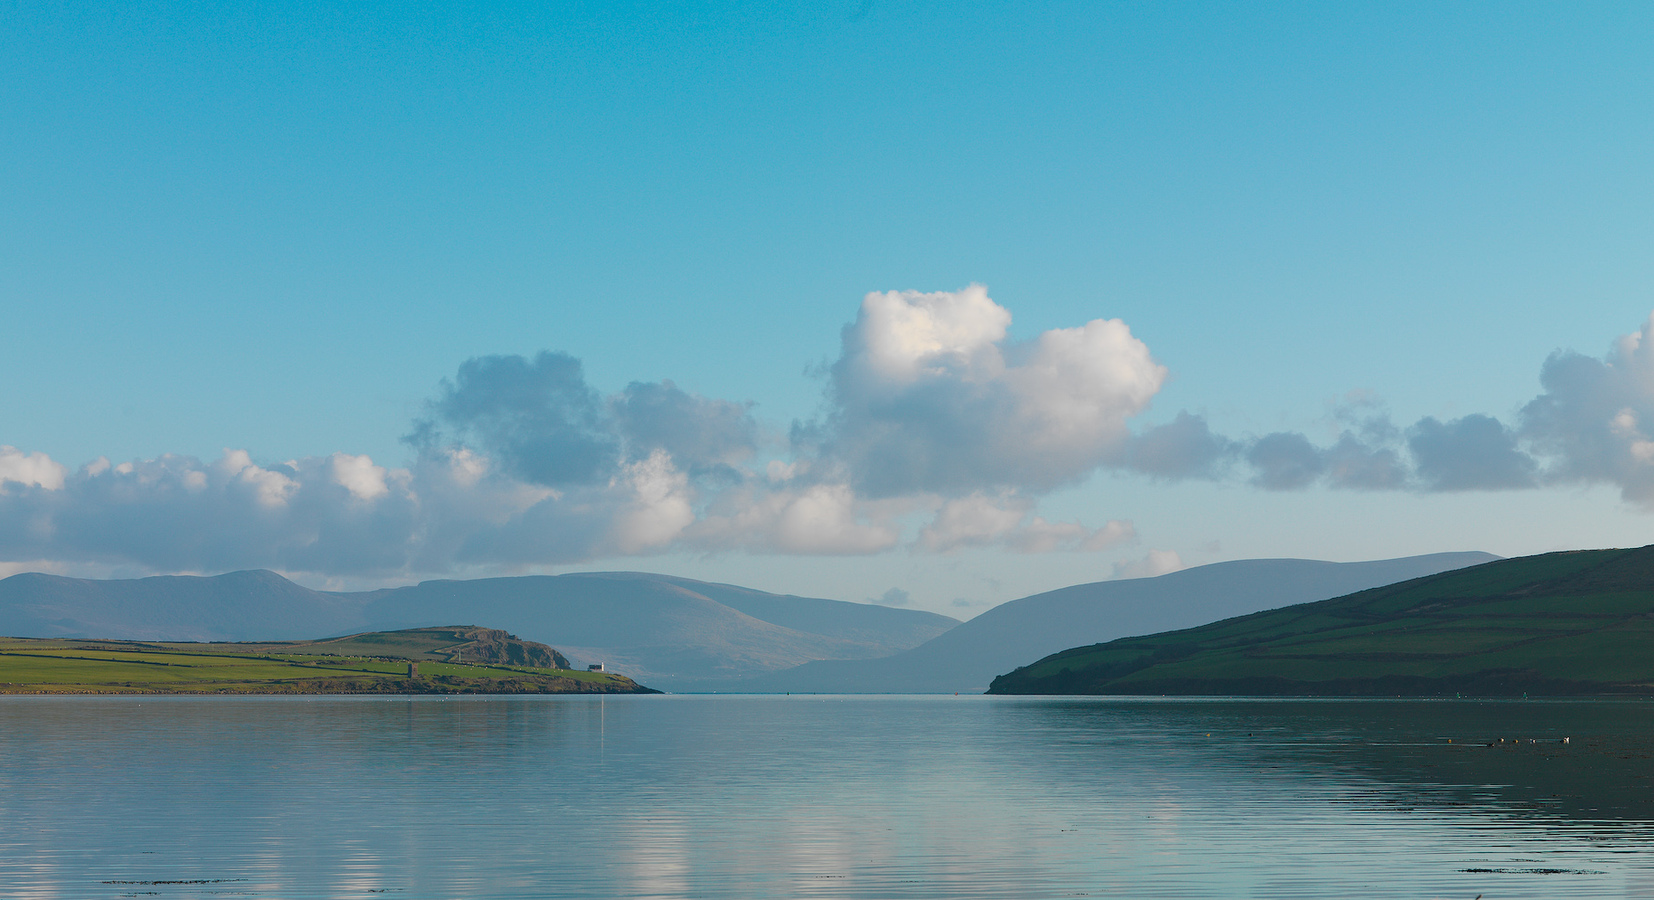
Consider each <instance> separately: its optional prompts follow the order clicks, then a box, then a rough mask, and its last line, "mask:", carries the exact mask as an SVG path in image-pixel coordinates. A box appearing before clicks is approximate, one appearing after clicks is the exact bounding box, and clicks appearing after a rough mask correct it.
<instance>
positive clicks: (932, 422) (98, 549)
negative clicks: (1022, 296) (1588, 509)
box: [0, 285, 1654, 576]
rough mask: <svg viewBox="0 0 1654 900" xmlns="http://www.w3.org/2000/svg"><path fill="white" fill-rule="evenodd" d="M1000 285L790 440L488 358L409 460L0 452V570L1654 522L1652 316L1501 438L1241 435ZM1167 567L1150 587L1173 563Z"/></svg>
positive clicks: (556, 358)
mask: <svg viewBox="0 0 1654 900" xmlns="http://www.w3.org/2000/svg"><path fill="white" fill-rule="evenodd" d="M1010 325H1011V314H1010V312H1009V311H1008V310H1006V309H1005V308H1004V307H1002V306H1000V305H999V304H997V303H995V302H994V301H993V300H992V299H991V298H990V297H989V296H988V292H987V290H986V288H984V287H982V286H980V285H972V286H970V287H967V288H965V289H963V290H960V291H956V292H935V293H920V292H915V291H899V292H898V291H893V292H887V293H872V294H868V295H867V296H866V297H865V298H864V299H863V301H862V304H861V308H860V310H859V312H858V314H857V316H856V318H855V320H854V321H853V322H851V323H850V324H849V325H847V326H845V328H844V330H843V333H842V335H841V346H840V352H839V356H838V358H837V359H836V360H835V361H833V362H832V363H831V365H829V366H827V367H826V369H825V370H824V374H825V390H824V394H823V401H824V402H823V408H822V412H821V413H820V414H819V415H818V416H816V417H815V418H813V419H810V420H807V421H799V422H794V423H792V425H791V428H790V429H788V430H787V431H786V432H785V433H783V432H782V431H781V430H780V429H776V428H768V429H767V428H765V427H764V426H763V425H762V424H761V423H760V422H759V421H758V420H757V419H756V418H755V416H754V415H753V410H752V407H751V405H750V404H746V403H741V402H734V401H729V400H722V399H716V398H709V397H702V396H699V395H696V394H693V393H691V392H688V391H685V390H683V389H681V388H679V387H678V386H676V385H675V384H674V383H672V382H671V381H661V382H649V383H645V382H636V383H633V384H630V385H627V386H625V387H624V388H623V389H621V390H619V391H618V392H615V393H610V394H605V393H604V392H602V391H600V390H599V389H597V388H596V387H594V386H593V385H591V384H589V383H588V382H587V381H586V378H585V374H584V371H583V368H582V365H581V362H580V361H579V360H578V359H575V358H574V357H571V356H569V355H567V354H563V353H555V352H542V353H539V354H537V355H535V356H534V357H532V358H530V357H522V356H485V357H478V358H475V359H471V360H468V361H467V362H465V363H464V364H463V365H462V366H460V368H459V370H458V371H457V372H456V373H455V374H454V376H453V377H452V378H451V379H448V380H445V381H443V382H441V383H440V384H439V386H438V388H437V390H436V392H435V395H434V396H433V397H432V398H431V399H430V400H429V401H428V402H427V403H426V405H425V407H424V410H423V412H422V414H421V415H420V416H419V417H418V418H417V420H416V421H414V422H413V423H412V424H411V425H410V428H409V431H408V434H407V435H406V436H405V442H406V444H407V446H408V447H409V451H410V455H411V460H410V461H409V462H408V463H407V464H406V465H405V466H404V467H400V468H393V467H389V466H386V465H383V464H382V463H380V462H376V461H374V460H372V459H369V458H368V457H366V456H358V455H351V454H348V453H334V454H332V455H329V456H318V457H309V458H305V459H299V460H288V461H285V462H269V461H255V460H254V459H253V457H252V456H251V454H250V453H248V452H247V451H245V450H240V449H227V450H225V451H224V452H223V454H222V455H221V456H220V457H219V458H217V459H214V460H206V461H204V460H199V459H195V458H192V457H187V456H174V455H168V456H162V457H158V458H155V459H148V460H133V461H129V462H123V463H120V464H113V463H111V462H110V461H109V460H105V459H99V460H95V461H93V462H91V463H89V464H87V465H84V466H82V467H80V468H79V469H74V470H71V469H70V468H69V467H67V466H65V465H63V464H61V463H59V462H58V461H55V460H52V459H50V458H49V457H47V456H46V455H45V454H42V453H39V452H29V451H27V450H22V449H18V448H15V447H12V446H0V563H4V562H17V561H23V560H31V561H41V560H46V561H54V562H56V563H60V564H77V563H84V564H100V565H106V566H125V567H138V568H142V569H147V570H151V571H222V570H227V569H236V568H250V567H260V566H264V567H271V568H279V569H282V570H286V571H290V572H306V573H316V574H319V575H325V576H381V575H408V574H425V573H444V572H450V571H455V570H458V569H466V568H471V569H483V570H488V569H493V570H510V569H513V568H520V567H529V566H535V565H547V564H559V563H571V562H578V561H584V560H591V559H599V558H609V557H617V556H632V555H640V554H649V553H658V552H665V551H678V552H683V551H687V552H700V553H718V552H725V551H743V552H752V553H783V554H866V553H877V552H881V551H886V550H890V549H893V548H901V547H905V548H907V549H908V550H909V551H911V552H915V553H938V554H946V553H952V552H956V551H960V550H963V549H969V548H994V549H998V550H1004V551H1011V552H1022V553H1046V552H1057V551H1079V552H1085V551H1097V550H1102V549H1106V548H1113V547H1117V546H1120V545H1123V544H1128V543H1131V542H1133V541H1135V540H1136V539H1137V535H1136V529H1135V527H1134V526H1133V524H1132V523H1131V522H1130V521H1127V520H1110V521H1106V522H1104V523H1102V524H1101V525H1096V526H1087V525H1084V524H1081V523H1079V522H1052V521H1048V520H1047V519H1045V518H1044V517H1042V516H1040V515H1039V514H1038V506H1039V501H1040V499H1041V498H1042V497H1043V496H1044V495H1046V494H1047V493H1049V492H1051V491H1053V490H1058V489H1061V488H1063V487H1065V486H1070V485H1074V484H1077V483H1079V482H1082V481H1084V480H1085V479H1087V478H1089V477H1091V476H1092V475H1094V474H1095V473H1097V472H1100V471H1108V472H1116V473H1122V474H1128V475H1136V476H1139V477H1145V478H1149V479H1152V480H1160V481H1178V480H1187V479H1200V480H1230V481H1239V482H1244V483H1247V484H1250V485H1252V486H1254V487H1255V488H1257V489H1260V490H1266V491H1292V490H1304V489H1309V488H1323V489H1345V490H1366V491H1379V490H1386V491H1412V492H1419V493H1428V492H1454V491H1493V490H1515V489H1529V488H1537V487H1544V486H1548V485H1558V484H1611V485H1614V486H1616V487H1618V488H1619V489H1620V491H1621V493H1622V495H1623V496H1624V498H1625V499H1626V500H1627V501H1629V502H1632V503H1635V504H1640V505H1643V506H1646V507H1654V359H1651V358H1650V357H1651V354H1654V348H1651V347H1650V340H1651V334H1654V317H1651V318H1650V321H1649V322H1648V323H1645V324H1644V325H1643V327H1642V328H1641V330H1640V331H1638V332H1637V333H1634V334H1631V335H1628V336H1626V337H1623V338H1621V339H1620V340H1618V341H1616V342H1615V343H1614V344H1613V345H1612V346H1611V347H1610V349H1609V351H1608V352H1607V353H1606V354H1605V355H1604V356H1603V357H1601V358H1597V357H1590V356H1585V355H1581V354H1578V353H1574V352H1557V353H1555V354H1553V355H1552V356H1551V357H1550V358H1549V359H1547V360H1545V361H1544V363H1543V365H1542V367H1541V369H1540V385H1541V388H1542V390H1541V392H1540V393H1539V395H1538V396H1536V397H1535V398H1533V400H1531V401H1530V402H1528V403H1527V404H1525V405H1524V406H1523V407H1522V408H1521V409H1520V410H1519V411H1517V412H1516V413H1515V414H1514V415H1513V416H1512V417H1510V420H1509V421H1502V420H1500V419H1499V418H1497V417H1494V416H1490V415H1483V414H1473V415H1467V416H1463V417H1461V418H1456V419H1450V420H1445V421H1443V420H1438V419H1436V418H1431V417H1426V418H1422V419H1420V420H1418V421H1417V422H1415V423H1413V424H1412V425H1409V426H1405V427H1403V426H1400V425H1397V424H1395V423H1394V422H1393V421H1392V420H1391V418H1390V416H1389V415H1388V414H1387V413H1385V412H1384V411H1383V409H1382V408H1381V407H1380V406H1379V405H1378V404H1377V403H1375V402H1374V401H1372V400H1371V399H1370V398H1368V397H1364V396H1352V397H1351V398H1349V400H1348V402H1346V403H1345V404H1343V405H1342V406H1341V407H1339V408H1338V409H1337V410H1335V411H1334V413H1333V416H1332V419H1331V421H1332V423H1333V426H1334V427H1333V431H1332V432H1330V437H1327V438H1326V439H1323V440H1321V441H1316V440H1312V439H1311V438H1310V437H1309V436H1308V435H1306V434H1303V433H1300V432H1290V431H1283V432H1275V433H1269V434H1262V435H1240V436H1229V435H1224V434H1220V433H1218V432H1217V431H1215V430H1214V429H1213V428H1212V427H1211V424H1210V423H1209V422H1208V421H1207V420H1206V419H1205V418H1203V417H1202V416H1199V415H1197V414H1194V413H1190V412H1187V411H1184V412H1179V413H1177V414H1175V415H1174V416H1172V417H1171V418H1170V420H1169V421H1165V422H1164V423H1163V424H1159V425H1154V426H1141V425H1138V426H1135V427H1134V420H1135V419H1136V418H1138V417H1140V416H1142V415H1143V414H1144V413H1145V412H1147V411H1148V410H1149V408H1150V404H1151V403H1152V401H1153V400H1154V398H1155V396H1156V395H1157V394H1158V393H1159V391H1160V389H1161V387H1162V386H1163V385H1164V383H1165V381H1166V378H1167V374H1168V373H1167V369H1166V367H1165V366H1164V365H1162V364H1161V363H1160V362H1158V361H1157V360H1155V359H1154V357H1153V356H1152V355H1151V353H1150V351H1149V348H1148V347H1147V346H1146V345H1145V344H1144V343H1143V342H1142V341H1141V340H1139V339H1138V338H1137V337H1135V336H1134V335H1133V334H1132V333H1131V330H1130V328H1129V327H1127V325H1126V324H1125V323H1124V322H1121V321H1120V320H1118V319H1096V320H1093V321H1091V322H1087V323H1085V324H1082V325H1079V326H1076V327H1073V328H1062V329H1054V330H1051V331H1047V332H1044V333H1043V334H1039V335H1037V336H1035V337H1033V338H1032V339H1029V340H1024V341H1018V340H1015V339H1013V338H1012V337H1011V336H1010ZM1181 565H1182V563H1181V560H1180V558H1179V557H1178V556H1177V555H1176V554H1175V553H1173V552H1171V551H1166V550H1155V551H1152V552H1150V553H1149V555H1147V556H1145V557H1143V558H1141V559H1139V560H1135V561H1126V562H1122V563H1121V564H1120V568H1119V574H1120V575H1122V576H1135V575H1141V574H1150V573H1158V572H1162V571H1169V570H1170V569H1171V568H1175V567H1178V566H1181Z"/></svg>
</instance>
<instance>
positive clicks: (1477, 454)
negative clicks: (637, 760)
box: [0, 0, 1654, 618]
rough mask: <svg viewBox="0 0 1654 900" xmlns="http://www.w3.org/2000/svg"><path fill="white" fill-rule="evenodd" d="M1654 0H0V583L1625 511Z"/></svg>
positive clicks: (1320, 532) (796, 578)
mask: <svg viewBox="0 0 1654 900" xmlns="http://www.w3.org/2000/svg"><path fill="white" fill-rule="evenodd" d="M1651 45H1654V8H1650V7H1649V6H1647V5H1646V4H1634V3H1623V4H1614V3H1577V4H1523V3H1496V4H1495V3H1457V4H1439V3H1340V4H1310V3H1279V4H1268V5H1265V4H1195V3H1175V2H1172V3H1153V4H1149V3H1111V2H1085V3H1072V4H1069V3H1045V4H1014V3H989V2H980V3H973V2H961V3H950V4H919V3H900V4H897V3H888V2H882V0H847V2H833V0H829V2H815V3H807V4H804V3H797V4H792V3H777V2H767V3H762V4H759V3H751V4H739V3H673V4H664V3H661V4H651V3H618V2H615V3H533V4H510V3H478V4H411V3H398V4H375V3H358V4H349V5H346V6H344V7H338V6H337V5H321V4H305V3H247V4H235V5H229V6H223V7H220V6H215V5H208V4H116V5H110V4H48V3H33V2H4V3H0V46H3V48H4V52H3V53H0V380H3V383H4V385H5V390H3V391H0V574H10V573H13V572H21V571H37V570H38V571H52V572H60V573H65V574H73V575H83V576H90V577H131V576H138V575H147V574H158V573H178V572H190V573H206V574H211V573H217V572H222V571H230V570H235V569H244V568H270V569H274V570H277V571H280V572H283V573H284V574H287V575H289V576H290V577H292V578H294V579H295V580H297V581H299V582H301V583H304V584H308V585H312V586H316V587H330V588H340V589H356V588H367V587H377V586H381V585H391V584H404V583H410V582H413V581H417V580H421V579H425V578H433V577H478V576H484V575H502V574H518V573H530V572H553V573H555V572H567V571H592V570H616V569H625V570H644V571H656V572H667V573H671V574H677V575H683V576H688V577H694V578H704V579H708V580H715V581H724V582H731V583H736V584H743V585H747V586H751V587H757V588H761V589H765V590H772V591H778V592H784V593H796V594H802V595H809V596H823V597H832V598H836V599H844V600H856V601H871V602H883V603H889V604H896V605H906V606H911V607H913V608H920V609H929V610H933V611H938V612H943V613H946V614H949V615H954V616H957V617H960V618H966V617H969V616H972V615H975V614H976V613H979V612H981V611H982V610H983V609H986V608H988V607H990V606H992V605H994V604H997V603H1000V602H1004V601H1006V600H1010V599H1014V598H1016V597H1019V596H1023V595H1026V594H1029V593H1034V592H1037V591H1041V590H1048V589H1053V588H1056V587H1061V586H1064V585H1068V584H1073V583H1079V582H1087V581H1096V580H1102V579H1107V578H1115V577H1137V576H1143V575H1153V574H1158V573H1161V572H1165V571H1171V570H1173V569H1176V568H1179V567H1183V566H1190V565H1201V564H1205V563H1210V562H1216V561H1221V560H1226V559H1238V558H1255V557H1300V558H1315V559H1332V560H1346V561H1348V560H1360V559H1377V558H1388V557H1395V556H1404V555H1412V554H1418V553H1431V552H1438V551H1450V550H1485V551H1488V552H1492V553H1497V554H1500V555H1506V556H1510V555H1521V554H1528V553H1538V552H1545V551H1549V550H1556V549H1569V548H1583V547H1604V546H1640V545H1642V544H1646V543H1649V542H1650V541H1654V356H1651V354H1654V344H1651V341H1654V335H1651V331H1650V329H1651V327H1654V326H1651V325H1650V322H1651V319H1650V315H1651V313H1654V291H1651V289H1650V286H1651V284H1654V166H1650V165H1649V164H1648V163H1649V160H1650V159H1654V55H1651V54H1649V53H1648V52H1647V48H1648V47H1649V46H1651Z"/></svg>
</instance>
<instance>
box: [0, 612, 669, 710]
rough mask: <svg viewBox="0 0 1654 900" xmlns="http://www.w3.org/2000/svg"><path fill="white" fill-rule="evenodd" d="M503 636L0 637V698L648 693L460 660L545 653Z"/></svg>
mask: <svg viewBox="0 0 1654 900" xmlns="http://www.w3.org/2000/svg"><path fill="white" fill-rule="evenodd" d="M503 635H504V632H499V631H493V630H490V629H477V628H471V627H462V626H454V627H448V628H420V629H409V630H407V631H393V632H372V633H368V634H359V635H351V636H349V637H344V638H334V639H329V640H323V641H299V642H271V643H245V644H240V643H218V644H194V643H172V642H140V641H81V640H44V639H36V638H0V694H41V693H46V694H474V693H481V694H524V693H528V694H555V693H655V692H654V691H650V690H649V689H648V688H644V687H641V686H639V685H638V684H637V683H635V682H633V681H632V680H631V679H630V678H627V677H625V676H624V675H617V674H614V673H611V672H587V671H583V670H575V669H567V668H554V667H547V666H521V665H511V664H504V663H498V662H491V661H483V660H479V661H478V662H475V663H467V662H464V661H463V660H464V659H465V658H467V655H466V653H467V649H468V648H469V652H470V655H471V656H480V655H483V653H482V651H481V650H478V649H477V648H478V647H482V648H483V650H490V649H491V650H493V651H494V655H496V656H500V655H504V653H503V652H502V651H501V650H500V648H501V646H502V645H503V646H506V647H507V649H508V650H509V651H511V652H513V653H515V654H517V655H521V653H522V652H523V651H522V649H521V648H515V647H512V646H511V645H512V644H513V643H515V644H520V645H524V646H526V647H528V648H529V651H528V652H530V653H532V652H533V649H534V648H541V647H543V646H544V645H537V644H532V643H531V642H524V641H516V639H515V638H509V636H505V637H506V638H509V640H500V639H499V638H498V637H497V636H503ZM479 636H481V637H483V638H484V639H485V640H484V641H483V642H482V643H479V642H478V637H479ZM490 639H491V640H490ZM546 649H549V648H546ZM559 659H560V657H559ZM455 660H460V661H455ZM410 662H411V663H413V664H415V665H416V666H417V674H416V675H414V676H410V674H409V664H410Z"/></svg>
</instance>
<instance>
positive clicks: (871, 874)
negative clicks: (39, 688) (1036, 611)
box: [0, 695, 1654, 900]
mask: <svg viewBox="0 0 1654 900" xmlns="http://www.w3.org/2000/svg"><path fill="white" fill-rule="evenodd" d="M1564 739H1566V742H1564ZM1651 779H1654V703H1650V702H1641V701H1623V702H1620V701H1577V702H1576V701H1531V702H1524V701H1469V700H1463V701H1413V700H1389V701H1371V700H1367V701H1359V700H1249V699H1166V698H1151V699H1139V698H1015V697H954V696H790V697H788V696H694V695H688V696H624V697H595V696H540V697H468V698H441V697H393V698H386V697H251V698H224V697H199V698H196V697H118V698H116V697H44V696H43V697H7V698H4V699H0V897H6V898H12V897H15V898H83V897H86V898H104V897H268V898H369V897H380V896H386V897H395V898H519V897H522V898H528V897H536V898H538V897H555V898H562V897H568V898H594V900H602V898H622V897H624V898H770V897H801V898H914V900H932V898H936V900H940V898H987V897H993V898H999V897H1014V898H1056V897H1271V898H1275V897H1280V898H1290V897H1338V898H1347V897H1357V896H1359V897H1408V898H1415V897H1441V898H1463V900H1472V898H1474V897H1476V896H1477V895H1478V894H1480V895H1482V896H1483V897H1484V898H1486V900H1495V898H1507V897H1545V898H1557V897H1650V896H1654V783H1651Z"/></svg>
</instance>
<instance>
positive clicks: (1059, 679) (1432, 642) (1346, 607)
mask: <svg viewBox="0 0 1654 900" xmlns="http://www.w3.org/2000/svg"><path fill="white" fill-rule="evenodd" d="M988 692H989V693H991V694H1262V695H1307V696H1361V695H1376V696H1394V695H1398V694H1400V695H1408V696H1433V695H1444V694H1445V695H1448V696H1452V695H1454V694H1459V693H1462V694H1472V695H1481V696H1501V695H1503V696H1510V695H1522V694H1530V695H1533V696H1540V695H1549V696H1569V695H1574V696H1577V695H1592V694H1627V693H1654V546H1649V547H1642V548H1638V549H1634V550H1581V551H1571V552H1566V553H1547V554H1544V555H1541V556H1528V557H1522V558H1518V559H1506V560H1500V561H1498V562H1491V563H1486V564H1483V565H1480V566H1472V567H1471V568H1468V569H1459V570H1457V571H1453V572H1444V573H1442V574H1440V575H1431V576H1427V577H1424V578H1417V579H1413V580H1412V581H1404V582H1401V583H1399V584H1393V585H1389V586H1387V587H1381V588H1373V589H1371V590H1366V591H1361V592H1360V593H1356V594H1350V595H1348V596H1345V597H1337V598H1334V599H1332V600H1323V601H1320V602H1317V603H1304V604H1300V605H1298V606H1289V607H1285V608H1282V609H1275V610H1270V611H1267V612H1261V613H1254V614H1252V615H1249V616H1241V617H1239V618H1235V619H1226V620H1224V621H1222V622H1214V623H1212V624H1210V625H1203V626H1200V627H1199V628H1189V629H1185V630H1182V631H1169V632H1165V633H1162V634H1155V635H1147V636H1144V637H1133V638H1124V639H1121V640H1117V641H1111V642H1109V643H1106V644H1093V645H1091V646H1088V647H1076V648H1074V649H1072V650H1065V651H1063V652H1061V653H1056V654H1053V655H1051V656H1047V657H1046V658H1044V659H1042V660H1040V661H1038V662H1036V663H1034V664H1033V665H1029V666H1024V667H1023V668H1020V669H1017V670H1016V671H1014V672H1011V673H1009V674H1006V675H1001V676H999V677H998V678H996V679H994V682H993V685H992V686H991V687H990V688H989V690H988Z"/></svg>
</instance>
